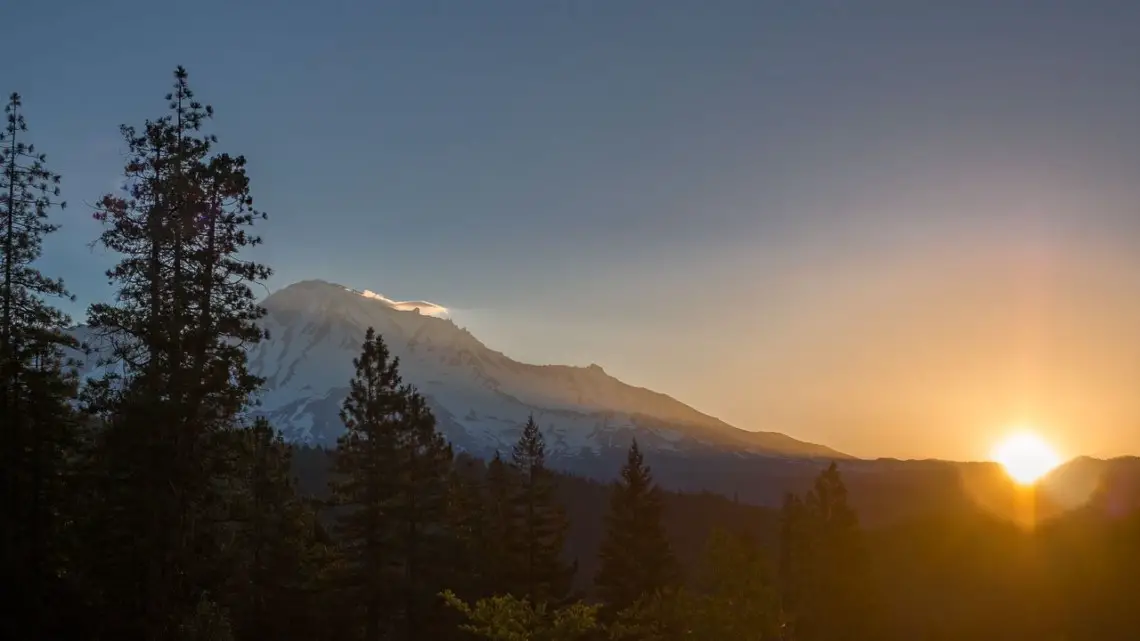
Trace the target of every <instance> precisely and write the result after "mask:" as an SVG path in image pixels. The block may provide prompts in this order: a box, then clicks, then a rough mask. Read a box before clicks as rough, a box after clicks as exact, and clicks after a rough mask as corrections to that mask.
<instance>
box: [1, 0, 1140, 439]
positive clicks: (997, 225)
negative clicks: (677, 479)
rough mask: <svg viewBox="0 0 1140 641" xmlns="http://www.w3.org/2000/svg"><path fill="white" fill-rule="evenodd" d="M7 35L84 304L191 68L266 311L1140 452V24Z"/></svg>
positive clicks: (196, 8) (419, 7)
mask: <svg viewBox="0 0 1140 641" xmlns="http://www.w3.org/2000/svg"><path fill="white" fill-rule="evenodd" d="M936 4H937V5H941V6H935V5H936ZM999 5H1000V6H999ZM0 23H3V24H8V25H16V27H17V28H14V29H8V30H7V35H6V36H5V38H4V42H3V48H4V50H5V51H6V52H7V53H6V55H7V62H6V63H4V64H3V71H2V73H0V85H3V86H0V89H3V90H5V91H9V90H18V91H20V92H21V93H22V94H23V95H24V99H25V105H26V108H27V117H28V121H29V124H30V126H31V128H32V133H33V134H34V140H35V141H36V142H37V144H38V146H39V147H40V148H41V149H42V150H43V151H45V152H47V153H48V154H49V159H50V160H51V162H52V165H53V166H54V168H55V169H56V170H58V171H60V172H62V173H63V176H64V190H65V196H66V197H67V198H68V200H70V202H71V205H72V206H71V208H69V209H68V211H67V212H66V214H65V215H64V216H63V217H62V218H61V222H62V223H63V224H64V225H65V229H64V231H62V232H60V233H59V234H56V236H55V237H54V238H53V239H52V240H51V241H50V243H49V246H48V251H49V256H48V257H47V258H46V259H45V260H44V263H43V267H44V268H45V270H46V271H48V272H50V273H52V274H58V275H62V276H63V277H65V279H66V280H67V281H68V283H69V284H70V286H71V288H72V289H73V291H74V292H75V293H76V294H77V295H78V297H79V299H80V301H79V304H77V306H76V307H75V311H76V312H77V315H78V316H81V314H82V309H83V307H84V306H85V305H86V304H87V303H90V302H91V301H93V300H97V299H100V298H103V297H106V296H107V295H108V292H109V289H108V288H107V285H106V282H105V279H103V278H102V277H101V275H100V274H101V271H102V270H103V269H104V268H105V267H106V266H107V264H108V262H109V257H108V256H106V255H103V254H101V253H99V252H97V251H93V250H91V249H89V248H88V247H87V245H86V243H87V242H89V241H90V240H91V239H92V238H94V237H95V235H96V234H97V231H98V227H97V225H96V223H95V222H94V221H92V220H91V219H90V213H91V209H90V207H89V205H87V204H85V203H93V202H95V201H96V200H97V199H98V198H99V196H100V195H101V194H102V193H104V192H106V191H107V190H109V189H111V188H113V187H114V186H115V185H116V183H117V180H118V177H119V176H120V175H121V166H122V157H121V153H122V148H123V145H122V142H121V139H120V137H119V135H118V129H117V128H118V125H119V124H121V123H131V124H140V123H141V122H142V120H143V119H144V118H147V117H153V116H157V115H159V114H160V113H161V112H162V110H163V108H164V102H163V100H162V95H163V93H164V92H165V91H166V89H167V86H168V83H169V79H170V72H171V70H172V69H173V67H174V66H175V65H177V64H183V65H186V66H187V67H188V69H189V71H190V74H191V82H192V85H193V86H194V88H195V89H196V91H197V93H198V96H199V97H200V98H202V99H203V100H204V101H206V102H209V103H211V104H213V105H214V107H215V108H216V110H217V118H216V120H215V123H214V131H215V132H216V133H217V134H218V135H219V137H220V140H221V145H220V146H221V147H222V148H224V149H225V150H227V151H232V152H237V153H243V154H245V155H246V156H247V157H248V158H249V160H250V174H251V178H252V181H253V191H254V196H255V198H256V199H257V202H258V204H259V205H260V206H261V207H262V208H263V209H265V210H266V211H268V212H269V213H270V215H271V219H270V221H269V223H268V224H266V225H265V227H264V229H263V232H264V236H265V239H266V245H265V247H264V250H263V251H261V252H260V257H261V258H263V259H264V260H265V261H266V262H268V263H270V264H271V265H272V266H273V267H274V268H275V269H276V270H277V273H276V275H275V276H274V278H273V279H272V281H271V282H270V283H269V286H270V289H278V288H280V287H283V286H285V285H287V284H289V283H291V282H294V281H297V280H302V279H308V278H323V279H327V280H331V281H335V282H340V283H342V284H345V285H349V286H353V287H357V288H360V289H364V288H368V289H372V290H374V291H378V292H383V293H384V294H386V295H388V296H391V297H394V298H404V299H408V298H422V299H428V300H432V301H435V302H438V303H441V304H443V305H446V306H449V307H451V308H452V309H453V310H454V317H455V318H456V320H457V322H459V323H460V324H462V325H465V326H467V327H468V328H470V329H471V330H472V331H473V332H474V333H475V334H476V335H477V336H479V337H480V338H482V339H483V340H484V342H486V343H487V344H489V345H490V346H491V347H494V348H496V349H500V350H502V351H504V352H506V353H507V354H509V355H511V356H514V357H516V358H518V359H521V360H526V361H531V362H563V363H571V364H583V365H584V364H588V363H591V362H596V363H598V364H600V365H602V366H603V367H605V368H606V370H607V371H608V372H610V373H611V374H613V375H616V376H618V377H619V378H622V379H623V380H626V381H628V382H630V383H633V384H636V385H643V386H646V387H650V388H653V389H656V390H659V391H663V392H666V393H669V394H672V395H674V396H676V397H677V398H679V399H681V400H683V401H686V402H688V403H690V404H692V405H694V406H695V407H697V408H698V409H701V410H703V411H705V412H708V413H710V414H713V415H716V416H719V417H721V418H723V419H725V420H727V421H729V422H731V423H733V424H736V425H738V426H740V427H745V428H749V429H764V430H776V431H783V432H786V433H789V434H792V435H793V436H796V437H798V438H803V439H807V440H811V441H815V442H822V443H826V444H828V445H831V446H833V447H836V448H838V449H841V450H844V451H847V452H850V453H852V454H856V455H863V456H899V457H949V458H980V457H984V456H985V455H986V453H987V452H988V450H989V448H990V446H991V445H992V443H993V441H994V440H995V439H997V438H998V437H999V436H1000V435H1001V434H1002V433H1003V432H1005V431H1007V430H1008V429H1009V428H1010V426H1011V424H1013V423H1017V422H1021V421H1027V422H1030V423H1033V424H1035V425H1037V426H1038V427H1039V428H1040V431H1041V432H1042V433H1043V434H1044V435H1045V436H1046V437H1047V438H1049V439H1051V440H1052V441H1053V442H1054V443H1056V444H1057V446H1058V447H1059V448H1060V449H1061V450H1063V452H1064V453H1065V454H1069V455H1073V454H1082V453H1088V454H1094V455H1115V454H1124V453H1133V454H1140V72H1138V71H1137V61H1138V60H1140V3H1136V2H1089V1H1084V2H1068V3H1062V2H1045V1H1039V2H1038V1H1035V2H1029V1H1024V2H1015V1H1013V0H1010V1H1007V2H992V1H987V2H967V1H955V2H945V3H933V2H913V1H910V0H905V1H898V2H891V3H887V2H842V1H834V2H790V1H784V2H761V1H760V0H746V1H730V0H708V1H705V2H697V1H695V0H665V1H662V0H656V1H652V2H650V1H644V2H634V1H620V2H613V1H608V0H607V1H602V0H598V1H595V2H576V3H568V2H556V1H554V0H549V1H535V0H514V1H510V2H508V1H491V0H481V1H479V2H462V1H459V0H451V1H446V2H444V1H429V0H408V1H405V2H379V1H376V2H363V1H358V2H345V1H341V0H326V1H323V2H301V1H293V2H269V1H268V0H227V1H225V2H223V1H220V0H205V1H203V2H197V3H169V2H155V1H154V0H149V1H147V2H138V1H116V0H105V1H101V2H85V1H79V0H69V1H66V2H63V1H58V0H38V1H36V2H7V3H4V4H3V6H2V7H0ZM13 60H17V61H19V62H16V63H13Z"/></svg>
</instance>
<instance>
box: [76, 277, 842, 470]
mask: <svg viewBox="0 0 1140 641" xmlns="http://www.w3.org/2000/svg"><path fill="white" fill-rule="evenodd" d="M261 305H262V307H264V308H265V310H266V316H265V317H264V318H263V319H262V325H263V327H265V329H267V330H268V334H269V338H268V339H267V340H265V341H262V342H261V343H260V344H258V345H255V346H253V347H252V348H251V349H250V350H249V356H248V357H249V364H250V370H251V371H252V372H253V373H255V374H257V375H259V376H262V377H264V378H265V386H264V389H263V390H262V392H261V394H260V395H259V400H260V405H259V406H258V408H257V409H256V412H257V413H258V414H261V415H264V416H266V417H267V418H269V419H270V420H271V421H272V422H273V424H274V425H275V426H276V427H277V428H278V429H280V430H281V431H282V433H283V435H284V436H285V437H286V438H287V439H289V440H292V441H296V442H300V443H307V444H314V445H325V446H328V445H332V444H334V443H335V440H336V436H337V435H338V434H339V433H340V432H341V431H342V430H343V426H341V424H340V420H339V417H338V414H337V410H338V409H339V406H340V403H341V401H342V400H343V398H344V396H345V394H347V389H348V383H349V380H350V378H351V376H352V373H353V372H352V359H353V358H354V357H356V356H357V355H358V352H359V349H360V344H361V343H362V341H363V338H364V333H365V330H366V329H367V328H368V327H373V328H374V329H375V330H376V332H377V333H378V334H379V335H380V336H381V337H382V338H383V339H384V341H385V343H386V344H387V345H388V346H389V349H390V351H391V352H392V354H393V355H394V356H396V357H398V358H399V359H400V371H401V373H402V374H403V378H404V380H405V382H408V383H411V384H413V385H415V386H416V388H417V389H418V390H419V391H420V392H421V393H422V394H423V395H424V396H425V398H426V399H427V400H428V403H429V405H430V406H431V408H432V410H433V412H434V413H435V414H436V417H437V419H438V422H439V426H440V429H441V431H442V432H443V433H444V434H445V435H446V436H447V437H448V438H449V439H450V440H451V441H452V443H453V444H455V445H456V447H457V448H459V449H461V450H465V451H469V452H471V453H473V454H477V455H482V456H488V455H490V454H492V453H493V452H494V451H496V450H498V451H501V452H505V451H509V448H510V446H511V445H512V444H513V442H514V439H515V438H517V435H518V432H519V430H520V429H521V425H522V424H523V423H524V422H525V420H526V418H527V417H528V416H530V415H533V416H534V417H535V420H536V421H537V422H538V423H539V425H540V428H541V429H542V431H543V433H544V435H545V436H546V437H547V442H548V445H549V447H550V449H551V454H552V458H554V459H559V458H573V457H578V456H583V455H586V456H588V455H591V454H597V453H598V452H600V451H601V450H604V449H607V448H622V449H624V448H625V447H628V443H629V441H630V440H631V439H632V438H637V439H638V441H639V443H640V444H641V445H642V447H643V448H645V449H647V450H663V451H671V452H693V453H698V452H703V453H708V452H714V453H728V454H737V455H753V456H791V457H808V458H812V457H818V458H850V457H848V456H847V455H846V454H843V453H841V452H838V451H836V450H833V449H831V448H827V447H825V446H821V445H816V444H813V443H806V442H803V441H799V440H797V439H794V438H792V437H790V436H788V435H786V434H782V433H778V432H753V431H749V430H743V429H740V428H737V427H734V426H732V425H729V424H728V423H726V422H724V421H722V420H720V419H717V418H715V417H713V416H710V415H708V414H705V413H703V412H700V411H699V410H696V409H695V408H693V407H691V406H689V405H686V404H684V403H682V402H681V401H679V400H677V399H675V398H673V397H671V396H668V395H666V394H663V393H660V392H656V391H653V390H650V389H647V388H643V387H637V386H634V385H630V384H628V383H625V382H623V381H621V380H619V379H617V378H615V377H613V376H611V375H609V374H608V373H607V372H606V371H605V370H604V369H603V368H602V367H601V366H599V365H596V364H591V365H587V366H574V365H554V364H550V365H536V364H528V363H522V362H520V361H516V360H514V359H512V358H510V357H508V356H507V355H505V354H503V353H502V352H499V351H496V350H494V349H492V348H490V347H488V346H486V345H485V344H484V343H482V342H481V341H480V340H479V339H478V338H476V337H475V336H474V335H473V334H472V333H471V332H470V331H468V330H467V329H465V328H463V327H460V326H459V325H458V324H456V323H455V322H454V321H453V320H452V319H451V318H449V317H448V316H449V315H448V310H447V309H446V308H445V307H443V306H441V305H437V304H435V303H430V302H428V301H395V300H392V299H389V298H387V297H384V296H382V295H380V294H376V293H374V292H372V291H370V290H363V291H361V290H355V289H352V288H349V287H345V286H343V285H339V284H336V283H330V282H328V281H323V280H305V281H300V282H297V283H294V284H292V285H289V286H287V287H284V288H281V289H279V290H277V291H275V292H273V293H271V294H270V295H269V296H268V297H266V298H265V299H264V300H263V301H262V302H261ZM80 333H81V332H80ZM88 362H90V359H88ZM86 371H87V373H88V374H91V373H94V371H95V368H93V367H90V366H88V367H86Z"/></svg>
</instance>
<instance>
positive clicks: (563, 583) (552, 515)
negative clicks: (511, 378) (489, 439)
mask: <svg viewBox="0 0 1140 641" xmlns="http://www.w3.org/2000/svg"><path fill="white" fill-rule="evenodd" d="M511 467H512V468H513V471H514V474H516V475H517V479H518V484H517V487H516V492H515V496H514V500H513V503H514V505H513V507H514V524H513V526H512V527H513V528H514V530H515V532H516V533H517V535H518V539H517V541H518V544H517V546H516V548H515V549H516V553H517V562H516V563H512V564H511V567H513V568H515V569H516V571H517V573H518V574H517V578H516V579H515V580H514V582H513V586H514V588H515V590H517V591H518V592H517V595H518V596H523V597H525V598H527V599H528V600H530V602H531V603H535V604H539V603H543V602H546V601H554V602H558V601H560V600H562V599H563V598H565V597H566V595H567V594H568V593H569V591H570V584H571V580H572V579H573V576H574V572H575V571H576V569H577V568H576V566H569V565H567V564H566V563H565V562H564V561H563V560H562V553H563V545H564V542H565V539H566V530H567V528H568V527H569V523H568V521H567V520H566V515H565V513H564V511H563V509H562V507H561V506H560V505H559V504H558V502H557V499H556V497H555V496H554V490H555V486H554V476H553V475H552V474H551V472H550V470H548V469H547V468H546V444H545V441H544V439H543V436H542V432H540V431H539V430H538V424H537V423H535V422H534V417H533V416H531V417H530V418H528V419H527V422H526V425H525V426H524V427H523V433H522V436H520V437H519V441H518V443H516V444H515V446H514V450H513V452H512V453H511Z"/></svg>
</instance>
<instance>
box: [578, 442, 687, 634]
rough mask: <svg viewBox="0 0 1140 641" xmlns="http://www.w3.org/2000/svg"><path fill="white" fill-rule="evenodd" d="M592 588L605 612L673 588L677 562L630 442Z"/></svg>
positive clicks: (647, 478) (647, 474) (658, 504)
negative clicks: (604, 604)
mask: <svg viewBox="0 0 1140 641" xmlns="http://www.w3.org/2000/svg"><path fill="white" fill-rule="evenodd" d="M599 556H600V557H601V568H600V569H599V571H598V574H597V576H596V577H595V578H594V583H595V585H596V586H597V587H598V594H599V596H600V597H601V599H602V600H603V601H604V602H605V603H606V605H607V606H608V609H609V611H610V612H611V613H612V612H617V611H620V610H624V609H625V608H628V607H629V606H631V605H633V604H634V603H636V602H637V600H638V599H640V598H642V597H643V596H647V595H652V594H654V593H655V592H658V591H660V590H662V589H665V588H667V587H669V586H672V585H674V584H675V583H676V580H677V563H676V559H675V558H674V557H673V552H672V550H671V549H670V546H669V541H668V539H667V538H666V537H665V530H664V528H663V527H662V524H661V499H660V496H659V494H658V491H657V487H656V486H655V485H654V483H653V476H652V474H651V473H650V469H649V466H647V465H645V462H644V460H643V458H642V455H641V450H640V449H638V447H637V441H636V440H635V441H634V442H633V444H632V445H631V446H630V448H629V455H628V458H627V459H626V463H625V465H624V466H623V467H622V470H621V480H620V481H618V482H616V483H614V485H613V488H612V490H611V492H610V508H609V512H608V513H607V514H606V535H605V539H603V541H602V545H601V549H600V550H599Z"/></svg>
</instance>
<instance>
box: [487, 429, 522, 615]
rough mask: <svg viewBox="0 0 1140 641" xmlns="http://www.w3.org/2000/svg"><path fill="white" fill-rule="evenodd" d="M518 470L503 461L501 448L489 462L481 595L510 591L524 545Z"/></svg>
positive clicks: (516, 574)
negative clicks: (516, 503)
mask: <svg viewBox="0 0 1140 641" xmlns="http://www.w3.org/2000/svg"><path fill="white" fill-rule="evenodd" d="M515 472H516V471H515V469H514V468H512V467H511V466H510V465H508V464H507V463H505V462H504V461H503V458H502V456H500V455H499V452H498V450H496V451H495V456H494V458H492V459H491V461H490V462H489V463H487V472H486V476H485V480H484V484H483V497H482V503H483V506H484V512H485V514H486V519H487V522H486V537H485V545H484V546H483V547H482V549H481V551H480V554H479V560H480V567H481V568H482V569H483V576H484V582H483V586H482V589H481V590H480V592H481V593H480V594H479V596H491V595H494V594H507V593H508V592H510V591H511V590H512V581H513V580H514V579H515V578H516V577H517V576H518V571H517V569H516V565H517V558H518V552H517V551H518V549H519V546H520V545H521V542H520V540H519V532H518V528H517V527H516V519H515V506H514V496H515V492H516V489H515V488H516V486H517V484H518V475H517V474H516V473H515Z"/></svg>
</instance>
